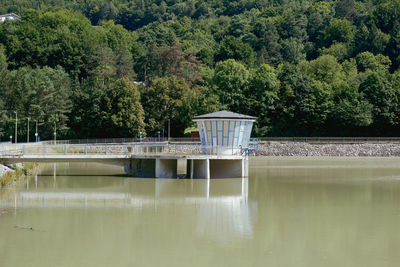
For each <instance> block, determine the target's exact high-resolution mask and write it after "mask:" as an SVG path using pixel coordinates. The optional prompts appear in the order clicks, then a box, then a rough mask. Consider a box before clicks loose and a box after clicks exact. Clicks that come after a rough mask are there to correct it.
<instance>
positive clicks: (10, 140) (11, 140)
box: [10, 135, 12, 143]
mask: <svg viewBox="0 0 400 267" xmlns="http://www.w3.org/2000/svg"><path fill="white" fill-rule="evenodd" d="M10 143H12V135H10Z"/></svg>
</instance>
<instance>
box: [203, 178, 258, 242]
mask: <svg viewBox="0 0 400 267" xmlns="http://www.w3.org/2000/svg"><path fill="white" fill-rule="evenodd" d="M238 181H240V185H241V186H240V187H237V191H236V192H232V191H231V192H230V193H228V195H223V196H213V195H212V193H211V196H210V198H209V200H208V201H203V202H201V203H200V205H199V210H198V212H197V226H196V233H197V234H198V235H200V236H207V238H212V239H215V240H217V241H219V242H227V241H230V240H231V239H233V238H235V237H236V238H243V237H249V238H251V237H252V236H253V225H252V215H253V216H255V215H256V212H257V210H256V204H255V203H248V178H242V179H241V180H238ZM229 182H234V180H231V181H229Z"/></svg>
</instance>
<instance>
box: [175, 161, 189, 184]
mask: <svg viewBox="0 0 400 267" xmlns="http://www.w3.org/2000/svg"><path fill="white" fill-rule="evenodd" d="M176 164H177V166H176V173H177V174H176V178H178V179H183V178H186V174H187V159H177V161H176Z"/></svg>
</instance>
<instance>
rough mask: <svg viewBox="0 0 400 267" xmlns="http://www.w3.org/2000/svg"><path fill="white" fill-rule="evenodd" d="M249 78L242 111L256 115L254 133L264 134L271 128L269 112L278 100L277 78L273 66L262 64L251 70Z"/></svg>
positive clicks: (257, 134)
mask: <svg viewBox="0 0 400 267" xmlns="http://www.w3.org/2000/svg"><path fill="white" fill-rule="evenodd" d="M249 80H250V81H249V86H248V88H247V90H246V91H245V95H246V102H244V103H243V105H242V106H243V113H246V114H250V115H254V116H257V117H258V120H257V121H256V124H255V135H256V136H265V135H267V133H268V132H269V130H270V128H271V124H270V122H271V118H270V116H271V114H270V113H271V112H272V111H274V109H275V105H276V102H277V101H278V78H277V75H276V72H275V70H274V68H273V67H271V66H269V65H266V64H264V65H261V66H260V67H258V68H257V69H254V70H252V71H251V74H250V78H249Z"/></svg>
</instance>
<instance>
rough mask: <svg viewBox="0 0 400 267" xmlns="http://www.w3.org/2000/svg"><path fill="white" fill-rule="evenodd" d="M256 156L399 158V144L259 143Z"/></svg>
mask: <svg viewBox="0 0 400 267" xmlns="http://www.w3.org/2000/svg"><path fill="white" fill-rule="evenodd" d="M255 155H256V156H298V157H302V156H332V157H334V156H343V157H400V143H375V144H374V143H354V144H323V143H322V144H319V143H306V142H265V143H260V144H259V146H258V151H256V152H255Z"/></svg>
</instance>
